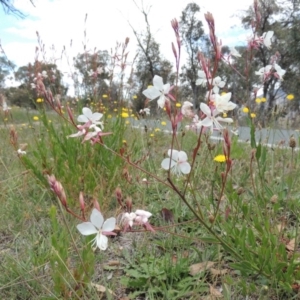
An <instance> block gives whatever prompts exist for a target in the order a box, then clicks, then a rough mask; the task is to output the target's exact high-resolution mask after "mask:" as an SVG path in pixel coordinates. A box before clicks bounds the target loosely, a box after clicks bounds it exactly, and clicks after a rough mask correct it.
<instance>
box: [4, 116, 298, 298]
mask: <svg viewBox="0 0 300 300" xmlns="http://www.w3.org/2000/svg"><path fill="white" fill-rule="evenodd" d="M39 116H40V120H39V122H36V123H31V122H30V118H29V123H28V124H29V126H28V125H27V126H16V131H17V134H18V140H17V142H16V143H15V147H17V146H18V145H20V144H22V143H27V144H28V146H27V149H26V152H27V154H26V155H24V156H22V157H18V155H17V153H16V151H15V150H16V148H15V149H14V147H13V146H12V145H11V141H12V140H11V137H10V129H9V127H2V128H1V129H0V130H1V131H0V134H1V139H2V148H1V158H0V163H1V176H0V184H1V197H0V201H1V203H0V204H1V207H2V209H1V213H0V214H1V217H0V240H1V243H0V245H1V246H0V260H1V264H0V266H1V267H0V268H1V272H0V295H1V298H2V299H120V298H122V297H123V298H124V299H126V297H129V299H146V298H147V299H214V297H215V298H216V297H219V296H220V295H222V297H223V298H224V299H245V297H248V298H249V299H297V297H298V290H299V287H298V282H299V280H300V278H299V271H298V269H299V251H298V240H297V237H298V227H299V223H298V217H297V216H298V215H299V200H298V199H299V182H298V180H297V178H298V176H299V167H298V160H299V153H298V152H293V153H292V149H280V148H274V149H271V148H267V147H264V146H255V147H256V148H255V150H253V148H251V147H250V145H249V144H240V143H238V142H237V138H235V137H233V139H232V144H231V148H232V150H231V158H232V159H233V167H232V169H231V171H230V173H229V175H228V180H227V183H226V186H225V191H224V193H223V195H222V197H221V199H219V197H220V191H221V189H222V179H221V172H224V169H225V166H226V164H225V163H217V162H214V161H213V158H214V157H215V156H216V155H218V154H222V153H223V152H222V143H220V142H218V143H216V144H214V143H212V142H211V141H210V142H209V140H208V139H206V138H205V137H202V144H201V151H199V152H198V155H197V156H196V159H195V169H194V171H193V174H192V177H191V180H190V183H189V184H188V186H187V191H186V193H185V199H186V201H187V203H188V204H189V205H190V206H191V207H192V208H193V209H194V210H195V211H196V213H197V214H198V215H199V216H201V217H202V221H203V222H204V223H205V224H206V226H207V227H208V228H210V229H211V230H212V231H213V232H214V234H212V232H211V231H209V230H208V229H207V228H206V227H205V226H203V224H202V223H201V222H199V220H198V219H197V218H196V217H195V215H194V214H193V213H192V211H191V210H190V209H189V208H188V207H187V205H186V204H184V202H183V201H182V199H181V197H180V194H179V193H182V192H183V190H184V188H185V181H186V179H187V177H186V176H182V177H179V178H177V177H174V176H173V177H171V180H172V182H173V183H174V184H175V185H176V187H177V188H178V191H179V193H176V192H175V191H174V190H172V189H170V188H169V187H168V180H167V172H166V171H164V170H162V169H161V167H160V163H161V161H162V159H163V158H164V157H166V155H167V154H166V151H167V149H166V145H169V144H170V143H171V138H172V137H171V135H168V134H164V133H163V132H155V131H154V129H152V130H153V131H150V129H149V131H147V132H146V133H145V132H144V131H143V130H140V129H133V128H131V127H130V126H129V125H126V124H125V120H124V119H121V118H112V119H106V121H105V131H110V130H112V131H113V132H114V134H113V135H110V136H107V137H104V141H105V144H106V145H107V147H109V148H111V149H115V151H117V152H118V153H122V156H123V158H122V157H118V156H113V155H112V154H111V152H109V151H108V150H107V149H106V148H105V147H103V146H101V145H94V146H93V147H92V146H91V145H90V144H89V143H84V144H81V142H80V140H79V139H71V138H70V139H67V138H66V136H67V135H69V134H71V133H73V132H74V128H72V126H71V125H69V124H68V123H67V122H65V121H63V120H62V121H55V122H49V118H51V119H53V116H52V115H49V114H48V113H43V112H42V111H41V112H40V114H39ZM23 117H24V119H22V122H25V116H23ZM27 120H28V119H27ZM20 123H21V122H20ZM149 128H150V126H149ZM152 133H153V134H154V136H150V134H152ZM196 139H197V135H196V134H195V133H193V132H190V131H187V132H184V134H179V135H178V142H179V144H181V146H182V149H183V150H184V151H186V152H187V154H188V157H189V160H191V157H192V153H193V149H194V148H195V143H196V142H195V141H196ZM208 143H209V144H208ZM251 157H253V159H252V160H251ZM131 163H134V164H135V165H136V166H137V167H134V166H133V165H132V164H131ZM139 168H143V169H144V170H145V171H146V172H151V173H153V174H155V176H157V177H158V178H159V179H160V180H161V182H159V181H157V180H156V179H155V178H153V177H151V176H150V175H149V174H147V173H143V172H141V171H140V170H139ZM46 174H54V175H55V176H56V178H57V179H58V180H59V181H60V182H61V183H62V185H63V187H64V190H65V192H66V195H67V201H68V205H69V207H70V209H72V210H73V211H75V212H77V213H78V214H80V205H79V200H78V199H79V193H80V192H83V193H84V197H85V215H86V216H87V217H88V216H89V215H90V212H91V209H92V207H93V203H94V200H95V199H96V200H97V201H98V202H99V205H100V208H101V211H102V213H103V215H104V216H105V218H108V217H110V216H115V217H117V219H118V220H119V226H121V223H120V214H121V213H122V208H121V207H120V205H119V204H118V202H117V200H116V197H115V189H116V188H117V187H119V188H121V190H122V194H123V198H124V201H125V200H128V199H131V200H132V206H133V210H135V209H146V210H148V211H151V212H152V214H153V216H152V217H151V219H150V220H151V225H152V226H154V227H155V228H156V230H155V233H152V232H144V231H143V230H140V229H139V228H135V230H134V232H127V233H119V234H118V235H117V236H116V237H113V238H109V248H108V249H107V250H106V251H99V250H97V251H96V252H93V250H92V249H91V245H90V244H89V241H91V240H92V238H91V237H82V236H80V234H79V232H78V231H77V229H76V225H77V224H78V223H79V222H80V221H79V220H76V219H75V218H73V217H72V216H71V215H70V214H67V213H66V211H65V210H64V208H63V207H62V205H61V202H59V201H57V198H56V197H55V195H54V194H53V193H52V192H51V191H50V189H49V187H48V183H47V181H46V179H45V175H46ZM143 178H146V179H147V181H146V182H145V181H143ZM218 202H220V203H218ZM218 205H219V206H220V210H219V213H218V214H217V215H216V214H215V212H216V210H217V206H218ZM218 239H221V241H222V243H223V244H222V243H220V240H218ZM199 264H200V265H199ZM193 270H196V271H193ZM211 297H212V298H211Z"/></svg>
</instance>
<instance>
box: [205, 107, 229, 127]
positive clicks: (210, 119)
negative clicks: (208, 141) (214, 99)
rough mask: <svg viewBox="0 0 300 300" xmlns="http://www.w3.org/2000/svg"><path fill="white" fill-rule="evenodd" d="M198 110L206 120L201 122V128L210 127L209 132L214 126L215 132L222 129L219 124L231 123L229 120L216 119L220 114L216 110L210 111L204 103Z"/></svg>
mask: <svg viewBox="0 0 300 300" xmlns="http://www.w3.org/2000/svg"><path fill="white" fill-rule="evenodd" d="M200 109H201V111H202V112H203V113H204V114H205V115H206V118H204V119H203V120H201V126H204V127H210V130H211V132H213V130H214V125H215V127H216V129H217V130H222V129H223V126H222V125H221V124H220V123H219V122H226V123H233V120H232V119H231V118H221V117H217V115H218V114H219V113H220V112H219V111H218V110H217V109H214V110H213V111H212V110H211V109H210V108H209V106H208V105H207V104H205V103H201V104H200Z"/></svg>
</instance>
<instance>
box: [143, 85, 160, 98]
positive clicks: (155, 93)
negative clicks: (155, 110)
mask: <svg viewBox="0 0 300 300" xmlns="http://www.w3.org/2000/svg"><path fill="white" fill-rule="evenodd" d="M143 94H144V95H145V96H146V97H147V98H149V99H151V100H154V99H156V98H157V97H159V96H160V95H161V92H160V91H159V90H158V89H157V88H155V87H154V86H151V87H149V88H147V90H144V91H143Z"/></svg>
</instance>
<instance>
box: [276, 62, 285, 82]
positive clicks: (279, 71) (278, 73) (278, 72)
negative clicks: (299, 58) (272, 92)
mask: <svg viewBox="0 0 300 300" xmlns="http://www.w3.org/2000/svg"><path fill="white" fill-rule="evenodd" d="M274 68H275V70H276V72H275V73H274V76H275V77H277V78H278V79H279V80H283V76H284V74H285V73H286V70H283V69H281V67H280V66H279V65H277V64H274Z"/></svg>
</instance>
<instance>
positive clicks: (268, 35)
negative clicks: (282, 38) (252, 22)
mask: <svg viewBox="0 0 300 300" xmlns="http://www.w3.org/2000/svg"><path fill="white" fill-rule="evenodd" d="M273 34H274V31H268V32H264V34H263V35H262V38H263V43H264V45H265V46H266V47H267V48H268V49H270V48H271V43H272V37H273Z"/></svg>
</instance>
